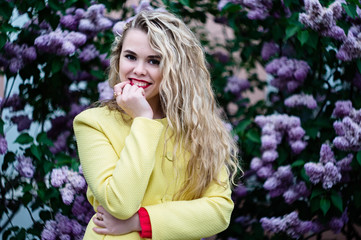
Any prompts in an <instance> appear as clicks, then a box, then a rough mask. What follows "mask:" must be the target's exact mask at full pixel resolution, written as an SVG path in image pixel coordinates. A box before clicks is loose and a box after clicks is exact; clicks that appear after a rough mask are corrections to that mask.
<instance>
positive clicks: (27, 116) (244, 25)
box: [0, 0, 361, 240]
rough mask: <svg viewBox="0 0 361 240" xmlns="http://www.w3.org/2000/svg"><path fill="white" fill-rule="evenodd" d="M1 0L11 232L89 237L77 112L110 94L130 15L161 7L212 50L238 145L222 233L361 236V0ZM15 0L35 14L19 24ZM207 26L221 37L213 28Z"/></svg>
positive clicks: (0, 135)
mask: <svg viewBox="0 0 361 240" xmlns="http://www.w3.org/2000/svg"><path fill="white" fill-rule="evenodd" d="M1 7H2V10H3V11H2V13H3V15H4V16H2V18H1V19H0V29H1V31H0V48H1V50H2V51H0V74H1V75H4V76H5V81H6V86H5V96H4V97H3V98H2V99H1V103H0V104H1V105H0V107H1V108H0V112H1V122H0V123H1V124H0V155H1V157H2V159H3V164H2V167H1V182H0V184H1V185H0V186H1V187H0V191H1V192H0V194H1V198H0V202H1V204H0V216H1V218H2V219H3V218H4V219H5V220H6V221H2V222H4V223H2V224H3V225H2V226H1V227H0V233H1V234H3V239H51V240H53V239H54V240H57V239H82V236H83V234H84V231H85V227H86V225H87V223H88V222H89V220H90V219H91V217H92V216H93V214H94V210H93V209H92V206H91V205H90V204H89V202H88V201H87V199H86V188H87V185H86V182H85V180H84V176H83V174H82V170H81V166H80V164H79V160H78V157H77V150H76V142H75V139H74V133H73V130H72V121H73V118H74V117H75V116H76V115H77V114H78V113H79V112H81V111H82V110H84V109H86V108H87V107H89V106H90V105H91V104H92V103H93V102H95V101H98V100H105V99H111V98H112V97H113V91H112V89H111V88H110V87H109V85H108V83H107V81H106V72H107V68H108V67H109V58H108V56H109V50H110V48H111V43H112V42H113V40H114V37H116V36H118V35H120V34H122V32H123V27H124V25H125V24H126V23H127V22H129V21H130V20H131V19H132V18H133V16H134V14H136V13H138V12H139V11H141V10H152V9H153V10H156V11H171V12H173V13H175V14H177V15H179V16H180V17H181V18H182V19H184V21H185V22H186V23H187V24H189V26H191V28H192V30H193V31H194V32H195V34H196V35H197V37H198V38H199V39H200V41H201V43H202V44H203V45H204V49H205V51H206V57H207V62H208V65H209V69H210V72H211V75H212V84H213V89H214V91H215V96H216V97H217V101H218V103H219V104H220V108H219V109H218V110H219V111H220V112H222V113H223V114H224V116H225V118H228V120H227V121H225V125H226V126H227V128H228V129H229V130H230V131H232V134H233V136H234V139H235V140H236V141H237V142H238V144H239V147H240V149H241V152H240V159H242V168H243V170H244V175H243V176H241V177H240V180H239V185H237V186H236V187H235V188H234V191H233V196H232V198H233V200H234V202H235V209H234V211H233V214H232V219H231V223H230V226H229V228H228V229H227V230H225V231H224V232H222V233H220V234H218V236H217V239H227V240H230V239H290V238H291V239H310V238H317V239H322V238H323V236H324V235H323V234H324V232H326V231H327V232H328V233H330V232H331V233H333V234H334V235H335V238H336V237H340V235H344V236H346V238H347V239H359V238H361V236H360V234H359V232H358V231H357V230H355V228H356V227H359V226H360V221H359V217H360V216H359V213H360V212H361V190H360V188H359V186H360V184H361V176H360V174H359V172H360V171H361V145H360V143H361V98H360V96H359V95H360V94H359V91H360V89H361V60H360V58H361V33H360V32H361V17H360V16H361V1H359V0H337V1H331V0H322V1H319V0H304V1H293V0H277V1H270V0H221V1H162V4H160V2H158V1H145V0H144V1H140V2H139V4H138V5H133V6H131V7H130V8H128V7H126V5H125V3H124V2H122V1H105V0H98V1H92V2H91V4H90V2H89V1H82V0H78V1H76V0H75V1H60V2H57V1H43V0H41V1H37V4H35V5H34V4H31V3H30V2H27V1H20V2H19V1H4V3H3V4H2V5H1ZM14 8H16V9H17V12H19V13H20V14H24V15H26V16H27V17H28V21H27V22H26V23H25V25H24V26H22V27H16V26H12V24H11V18H12V13H13V12H14V11H13V9H14ZM110 12H112V14H109V13H110ZM114 12H117V14H113V13H114ZM210 21H214V23H215V25H214V28H217V31H219V32H221V33H223V34H222V39H218V38H215V37H214V36H212V35H210V34H208V33H209V32H208V30H209V29H207V28H206V26H209V25H208V23H209V22H210ZM13 33H15V34H13ZM12 35H14V36H15V35H16V36H15V37H13V36H12ZM10 36H11V37H10ZM239 73H242V77H239V76H240V74H239ZM243 73H245V74H243ZM262 73H263V74H262ZM264 75H266V77H265V76H264ZM15 79H20V80H19V81H20V84H19V86H18V88H17V89H16V85H14V84H13V83H14V82H15ZM13 132H15V134H16V136H15V141H14V142H12V141H13V140H10V139H12V138H11V137H12V136H10V135H11V134H12V133H13ZM5 183H11V184H10V185H5ZM8 186H11V187H8ZM14 193H21V194H14ZM20 208H25V209H28V214H30V218H31V219H33V223H32V225H31V226H30V227H28V228H24V227H22V226H14V225H13V222H12V218H13V216H14V215H15V214H16V213H17V211H18V210H19V209H20ZM35 211H38V212H39V217H38V218H36V217H34V216H33V214H32V212H35Z"/></svg>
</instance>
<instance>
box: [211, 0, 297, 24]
mask: <svg viewBox="0 0 361 240" xmlns="http://www.w3.org/2000/svg"><path fill="white" fill-rule="evenodd" d="M228 3H232V4H240V5H242V6H243V7H245V8H246V9H247V11H248V12H247V17H248V18H249V19H251V20H264V19H266V18H267V17H269V16H270V14H271V10H273V9H272V8H273V1H272V0H221V1H219V2H218V5H217V8H218V10H219V11H221V10H222V9H223V8H224V7H225V6H226V5H227V4H228ZM281 4H282V7H283V11H284V12H285V14H286V16H290V14H291V11H290V9H289V8H287V7H286V6H285V4H284V2H283V0H281ZM279 15H280V13H278V12H276V11H274V14H273V17H279Z"/></svg>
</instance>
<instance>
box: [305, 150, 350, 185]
mask: <svg viewBox="0 0 361 240" xmlns="http://www.w3.org/2000/svg"><path fill="white" fill-rule="evenodd" d="M352 159H353V155H352V154H348V155H347V156H346V157H344V158H343V159H341V160H340V161H336V159H335V157H334V153H333V151H332V150H331V147H330V146H329V145H328V144H322V146H321V150H320V159H319V162H318V163H314V162H308V163H306V164H305V165H304V168H305V171H306V174H307V175H308V177H309V179H310V181H311V182H312V183H313V184H318V183H322V187H323V188H324V189H330V188H332V187H333V186H334V185H335V184H337V183H338V182H340V181H341V179H344V180H345V181H347V180H348V178H347V173H348V172H349V171H350V170H351V166H350V164H351V162H352ZM343 175H344V176H343Z"/></svg>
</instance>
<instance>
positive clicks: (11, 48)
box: [0, 42, 37, 73]
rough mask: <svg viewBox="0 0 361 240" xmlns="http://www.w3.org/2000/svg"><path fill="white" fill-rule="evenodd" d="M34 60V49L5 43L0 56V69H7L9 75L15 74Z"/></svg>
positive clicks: (24, 45) (35, 56) (35, 55)
mask: <svg viewBox="0 0 361 240" xmlns="http://www.w3.org/2000/svg"><path fill="white" fill-rule="evenodd" d="M36 58H37V53H36V49H35V47H33V46H31V47H29V46H27V45H26V44H22V45H18V44H15V43H11V42H7V43H5V45H4V48H3V52H2V53H1V54H0V67H4V68H5V69H9V71H10V72H11V73H17V72H18V71H19V70H20V69H22V68H23V67H24V66H25V65H26V64H27V63H30V62H33V61H34V60H35V59H36Z"/></svg>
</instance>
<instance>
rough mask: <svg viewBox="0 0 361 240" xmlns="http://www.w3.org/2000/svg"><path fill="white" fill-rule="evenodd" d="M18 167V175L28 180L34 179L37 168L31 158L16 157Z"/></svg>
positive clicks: (16, 167)
mask: <svg viewBox="0 0 361 240" xmlns="http://www.w3.org/2000/svg"><path fill="white" fill-rule="evenodd" d="M16 160H17V165H16V166H15V169H16V170H17V171H18V173H19V174H20V175H21V176H23V177H26V178H32V177H33V175H34V171H35V166H34V165H33V161H32V159H31V158H30V157H25V156H23V155H21V156H16Z"/></svg>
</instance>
